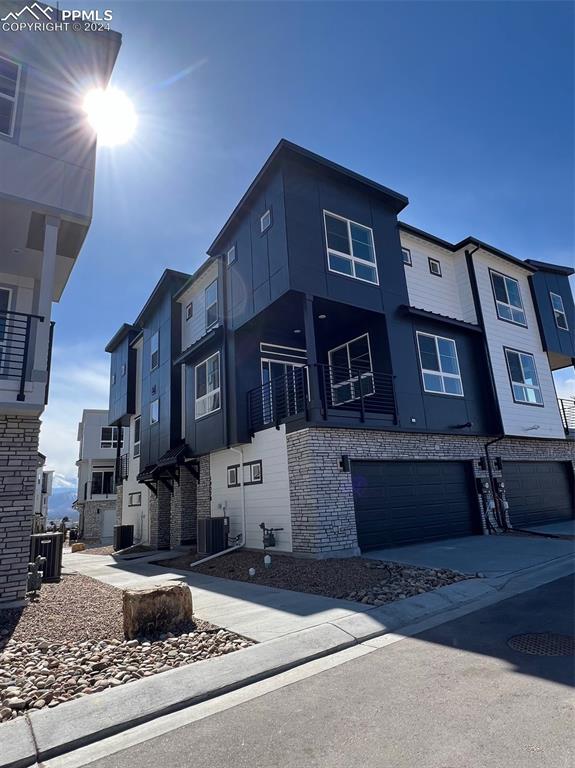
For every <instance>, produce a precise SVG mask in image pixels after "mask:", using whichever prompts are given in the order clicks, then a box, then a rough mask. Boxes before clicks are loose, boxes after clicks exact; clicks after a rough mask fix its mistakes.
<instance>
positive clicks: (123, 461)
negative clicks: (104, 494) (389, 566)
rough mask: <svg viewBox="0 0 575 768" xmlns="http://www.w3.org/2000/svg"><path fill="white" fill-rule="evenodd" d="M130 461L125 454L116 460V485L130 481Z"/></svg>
mask: <svg viewBox="0 0 575 768" xmlns="http://www.w3.org/2000/svg"><path fill="white" fill-rule="evenodd" d="M129 470H130V459H129V456H128V454H127V453H123V454H122V455H121V456H118V458H117V459H116V484H117V485H119V484H121V483H123V482H124V480H127V479H128V474H129Z"/></svg>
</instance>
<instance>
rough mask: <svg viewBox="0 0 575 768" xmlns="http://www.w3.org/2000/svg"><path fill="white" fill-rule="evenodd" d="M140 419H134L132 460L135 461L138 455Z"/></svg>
mask: <svg viewBox="0 0 575 768" xmlns="http://www.w3.org/2000/svg"><path fill="white" fill-rule="evenodd" d="M141 420H142V417H141V416H136V418H135V419H134V458H135V459H137V458H138V456H139V455H140V424H141Z"/></svg>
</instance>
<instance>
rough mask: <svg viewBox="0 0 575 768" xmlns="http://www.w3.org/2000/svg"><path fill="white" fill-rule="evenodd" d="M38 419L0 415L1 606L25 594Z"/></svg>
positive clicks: (35, 467) (36, 465) (34, 485)
mask: <svg viewBox="0 0 575 768" xmlns="http://www.w3.org/2000/svg"><path fill="white" fill-rule="evenodd" d="M39 433H40V420H39V419H38V418H37V417H27V416H0V605H2V603H8V602H11V601H13V600H22V599H23V598H24V597H25V596H26V579H27V573H28V562H29V560H30V534H31V532H32V515H33V513H34V492H35V488H36V470H37V468H38V436H39Z"/></svg>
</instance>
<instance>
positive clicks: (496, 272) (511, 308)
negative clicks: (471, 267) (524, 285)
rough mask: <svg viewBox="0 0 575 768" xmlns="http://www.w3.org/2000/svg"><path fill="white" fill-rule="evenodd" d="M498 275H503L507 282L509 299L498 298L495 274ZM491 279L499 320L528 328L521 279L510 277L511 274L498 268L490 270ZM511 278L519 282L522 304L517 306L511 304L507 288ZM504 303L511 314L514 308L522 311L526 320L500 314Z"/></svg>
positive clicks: (518, 287) (512, 280)
mask: <svg viewBox="0 0 575 768" xmlns="http://www.w3.org/2000/svg"><path fill="white" fill-rule="evenodd" d="M494 275H497V276H498V277H502V278H503V280H504V284H505V293H506V295H507V301H502V300H501V299H498V298H497V294H496V293H495V284H494V282H493V276H494ZM489 279H490V280H491V291H492V292H493V301H494V302H495V311H496V313H497V317H498V318H499V320H502V321H503V322H504V323H511V324H512V325H519V326H520V327H521V328H527V313H526V312H525V304H524V303H523V294H522V293H521V284H520V282H519V280H518V279H517V278H516V277H510V276H509V275H505V274H503V272H498V271H497V270H496V269H490V270H489ZM508 280H510V281H511V282H513V283H516V284H517V293H518V294H519V301H520V306H517V305H515V304H511V303H510V302H509V289H508V288H507V281H508ZM500 304H501V305H502V306H504V307H507V308H508V309H509V311H510V312H511V314H512V315H513V310H516V311H521V312H522V313H523V318H524V322H522V323H521V322H519V320H513V317H512V318H511V320H510V319H509V318H508V317H502V316H501V315H500V314H499V305H500Z"/></svg>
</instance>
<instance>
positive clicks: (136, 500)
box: [128, 491, 142, 507]
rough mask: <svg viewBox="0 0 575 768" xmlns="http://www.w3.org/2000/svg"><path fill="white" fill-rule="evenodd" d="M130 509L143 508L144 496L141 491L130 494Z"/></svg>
mask: <svg viewBox="0 0 575 768" xmlns="http://www.w3.org/2000/svg"><path fill="white" fill-rule="evenodd" d="M128 506H129V507H141V506H142V494H141V492H140V491H136V492H135V493H130V494H129V496H128Z"/></svg>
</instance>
